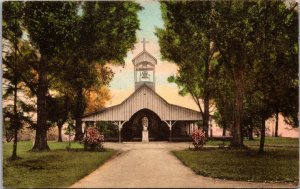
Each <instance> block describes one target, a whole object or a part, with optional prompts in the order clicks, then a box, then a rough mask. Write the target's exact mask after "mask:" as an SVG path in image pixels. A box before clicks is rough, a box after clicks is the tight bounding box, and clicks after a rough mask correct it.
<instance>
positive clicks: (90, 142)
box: [83, 127, 104, 151]
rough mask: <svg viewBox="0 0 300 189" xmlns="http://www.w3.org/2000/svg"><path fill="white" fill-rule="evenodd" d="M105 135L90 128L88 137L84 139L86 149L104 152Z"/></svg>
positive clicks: (87, 132) (87, 133)
mask: <svg viewBox="0 0 300 189" xmlns="http://www.w3.org/2000/svg"><path fill="white" fill-rule="evenodd" d="M103 142H104V135H102V134H101V133H100V132H99V131H98V130H97V129H96V128H94V127H89V128H88V129H87V131H86V135H85V137H84V138H83V143H84V149H85V150H88V149H89V150H91V151H103Z"/></svg>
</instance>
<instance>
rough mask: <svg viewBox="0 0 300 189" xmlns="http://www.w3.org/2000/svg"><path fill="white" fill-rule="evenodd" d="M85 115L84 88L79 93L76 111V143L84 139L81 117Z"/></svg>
mask: <svg viewBox="0 0 300 189" xmlns="http://www.w3.org/2000/svg"><path fill="white" fill-rule="evenodd" d="M83 113H84V96H83V91H82V88H80V89H78V91H77V99H76V111H75V121H76V123H75V138H74V140H75V141H80V140H82V138H83V133H82V121H81V117H82V116H83Z"/></svg>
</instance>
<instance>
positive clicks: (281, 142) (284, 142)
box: [205, 137, 299, 147]
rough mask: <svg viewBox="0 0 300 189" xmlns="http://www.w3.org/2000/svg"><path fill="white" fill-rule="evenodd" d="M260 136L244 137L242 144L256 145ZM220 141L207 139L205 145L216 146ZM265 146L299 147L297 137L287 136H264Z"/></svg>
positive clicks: (227, 142)
mask: <svg viewBox="0 0 300 189" xmlns="http://www.w3.org/2000/svg"><path fill="white" fill-rule="evenodd" d="M259 140H260V138H254V140H248V139H244V144H245V145H246V146H258V145H259ZM221 143H222V141H213V140H210V141H207V142H206V144H205V145H206V146H217V145H218V144H221ZM229 144H230V142H229V141H226V142H225V145H227V146H228V145H229ZM265 146H290V147H299V138H287V137H266V140H265Z"/></svg>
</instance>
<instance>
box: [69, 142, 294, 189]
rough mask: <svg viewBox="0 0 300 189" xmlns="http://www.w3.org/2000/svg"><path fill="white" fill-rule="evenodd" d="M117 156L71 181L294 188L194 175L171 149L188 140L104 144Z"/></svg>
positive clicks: (108, 185)
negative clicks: (115, 152)
mask: <svg viewBox="0 0 300 189" xmlns="http://www.w3.org/2000/svg"><path fill="white" fill-rule="evenodd" d="M105 147H106V148H114V149H118V150H121V153H120V155H118V156H117V157H115V158H114V159H112V160H110V161H108V162H106V163H105V164H104V165H102V166H101V167H99V168H98V169H97V170H96V171H94V172H93V173H91V174H90V175H88V176H86V177H85V178H83V179H82V180H80V181H78V182H77V183H75V184H74V185H73V186H71V187H74V188H124V187H125V188H134V187H137V188H157V187H159V188H207V187H213V188H218V187H221V188H240V187H247V188H271V187H276V188H280V187H281V188H287V187H291V188H295V186H293V185H288V184H279V183H254V182H240V181H226V180H220V179H213V178H208V177H203V176H199V175H196V174H195V173H194V172H193V171H192V170H191V169H189V168H188V167H186V166H184V165H183V164H182V163H181V162H180V161H179V160H178V159H177V158H176V157H175V156H174V155H172V154H171V152H170V151H171V150H174V149H184V148H188V147H189V144H188V143H163V142H157V143H156V142H151V143H123V144H117V143H106V144H105Z"/></svg>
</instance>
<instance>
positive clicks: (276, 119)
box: [275, 112, 279, 137]
mask: <svg viewBox="0 0 300 189" xmlns="http://www.w3.org/2000/svg"><path fill="white" fill-rule="evenodd" d="M278 114H279V113H277V112H276V114H275V137H278V119H279V116H278Z"/></svg>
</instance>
